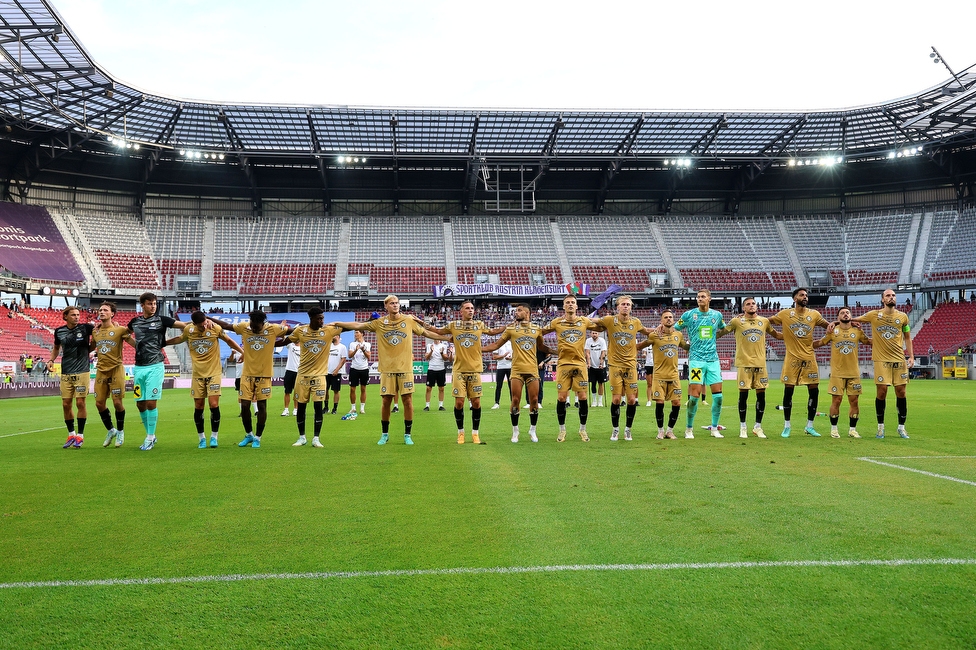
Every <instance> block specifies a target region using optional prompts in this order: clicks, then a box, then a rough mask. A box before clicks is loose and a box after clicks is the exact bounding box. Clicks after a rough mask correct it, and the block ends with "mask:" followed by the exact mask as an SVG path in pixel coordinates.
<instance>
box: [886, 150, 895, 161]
mask: <svg viewBox="0 0 976 650" xmlns="http://www.w3.org/2000/svg"><path fill="white" fill-rule="evenodd" d="M894 157H895V152H894V151H889V152H888V160H891V159H892V158H894Z"/></svg>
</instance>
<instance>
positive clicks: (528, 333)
mask: <svg viewBox="0 0 976 650" xmlns="http://www.w3.org/2000/svg"><path fill="white" fill-rule="evenodd" d="M501 340H502V341H511V343H512V375H536V374H538V373H539V362H538V361H536V352H537V350H538V344H539V341H541V340H542V328H541V327H539V326H538V325H536V324H535V323H531V322H529V321H523V322H521V323H519V322H516V323H512V324H511V325H509V326H508V327H506V328H505V331H504V332H502V335H501Z"/></svg>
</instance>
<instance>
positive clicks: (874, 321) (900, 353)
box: [862, 309, 911, 363]
mask: <svg viewBox="0 0 976 650" xmlns="http://www.w3.org/2000/svg"><path fill="white" fill-rule="evenodd" d="M862 318H863V319H864V322H866V323H868V324H869V325H871V345H872V347H871V358H872V359H873V360H874V361H886V362H889V363H904V362H905V337H906V336H909V333H910V332H911V328H910V327H909V326H908V314H906V313H905V312H901V311H898V310H897V309H895V310H893V311H892V313H891V314H885V312H884V310H883V309H875V310H874V311H869V312H868V313H866V314H864V316H862Z"/></svg>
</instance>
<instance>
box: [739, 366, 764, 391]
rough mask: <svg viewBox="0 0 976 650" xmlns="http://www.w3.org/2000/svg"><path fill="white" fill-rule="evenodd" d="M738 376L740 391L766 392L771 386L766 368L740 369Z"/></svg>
mask: <svg viewBox="0 0 976 650" xmlns="http://www.w3.org/2000/svg"><path fill="white" fill-rule="evenodd" d="M736 375H737V376H736V379H737V380H738V382H739V390H753V389H755V390H766V388H767V387H768V386H769V374H768V373H767V372H766V367H765V366H763V367H762V368H739V369H738V371H737V372H736Z"/></svg>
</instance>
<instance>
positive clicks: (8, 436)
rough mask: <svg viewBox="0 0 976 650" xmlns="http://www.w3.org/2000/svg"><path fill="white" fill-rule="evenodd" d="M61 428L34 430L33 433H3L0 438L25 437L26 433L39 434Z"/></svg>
mask: <svg viewBox="0 0 976 650" xmlns="http://www.w3.org/2000/svg"><path fill="white" fill-rule="evenodd" d="M60 428H61V427H48V428H47V429H34V430H33V431H18V432H17V433H5V434H3V435H2V436H0V438H11V437H13V436H26V435H27V434H28V433H41V432H42V431H54V430H55V429H60Z"/></svg>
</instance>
